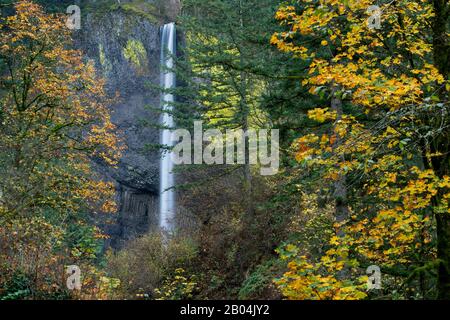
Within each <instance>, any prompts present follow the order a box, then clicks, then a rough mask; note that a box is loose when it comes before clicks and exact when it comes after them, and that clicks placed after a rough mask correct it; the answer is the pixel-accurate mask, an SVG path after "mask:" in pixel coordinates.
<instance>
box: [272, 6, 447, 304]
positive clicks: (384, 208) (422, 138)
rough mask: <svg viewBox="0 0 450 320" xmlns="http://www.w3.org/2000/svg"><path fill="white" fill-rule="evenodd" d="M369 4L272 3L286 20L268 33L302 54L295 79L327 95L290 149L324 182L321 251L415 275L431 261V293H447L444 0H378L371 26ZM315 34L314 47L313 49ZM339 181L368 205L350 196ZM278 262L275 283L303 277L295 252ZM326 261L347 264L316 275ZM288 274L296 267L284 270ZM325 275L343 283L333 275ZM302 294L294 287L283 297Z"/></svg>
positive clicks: (278, 43)
mask: <svg viewBox="0 0 450 320" xmlns="http://www.w3.org/2000/svg"><path fill="white" fill-rule="evenodd" d="M371 5H372V2H371V1H345V2H342V1H335V0H320V1H314V0H306V1H294V2H293V4H292V5H283V6H281V7H280V9H279V11H278V12H277V14H276V18H277V19H278V20H279V21H280V22H281V24H282V25H284V26H285V28H286V31H284V32H281V33H276V34H274V35H273V36H272V39H271V43H272V44H273V45H276V46H277V47H278V49H279V50H281V51H284V52H290V53H292V54H293V55H294V56H295V57H296V58H298V59H302V60H306V61H309V68H308V69H309V70H308V72H309V77H308V78H307V79H305V80H304V81H303V85H304V86H308V87H309V88H310V92H311V93H313V94H319V95H321V96H323V97H326V98H325V99H324V100H327V101H328V103H329V106H326V107H317V108H314V109H311V110H310V111H309V112H308V117H309V118H310V119H312V120H314V121H316V122H317V123H318V124H319V123H329V128H330V129H329V130H328V132H326V133H323V132H322V133H318V132H313V133H310V134H307V135H304V136H302V137H300V138H299V139H298V140H297V141H296V142H295V143H294V145H293V148H294V150H295V152H296V159H297V161H299V162H301V163H303V164H305V165H307V166H308V167H309V168H310V169H311V170H316V171H317V170H319V171H320V172H321V173H322V176H323V177H324V178H325V179H326V181H328V183H329V184H330V186H332V189H333V188H334V190H335V207H336V216H337V218H336V222H337V223H336V224H335V228H336V236H334V237H332V238H331V239H330V245H331V246H332V247H334V249H330V250H328V251H327V252H326V254H325V255H324V256H323V257H322V260H323V259H325V260H330V259H331V260H332V258H333V256H335V255H336V253H337V252H345V254H344V255H343V254H340V255H339V256H340V258H339V259H334V260H332V261H334V262H335V263H342V262H344V261H345V263H346V264H347V265H350V266H352V267H354V266H358V265H360V264H361V263H362V262H366V261H369V262H372V263H378V264H379V265H381V266H384V267H385V269H389V267H392V266H396V267H397V268H398V267H400V269H402V268H401V267H402V266H403V270H408V265H409V264H411V263H415V264H417V265H418V267H417V268H416V269H415V270H412V271H411V270H409V271H408V272H409V273H407V274H408V275H414V276H415V275H417V274H420V273H421V272H423V271H424V270H425V269H427V268H428V269H429V268H436V266H437V265H438V266H439V267H438V269H439V275H438V286H437V287H438V297H439V298H449V296H450V289H449V288H450V287H449V286H450V278H449V274H450V273H449V271H450V269H449V263H450V256H449V253H450V250H449V249H450V248H449V241H448V239H449V237H448V235H449V234H450V224H449V221H450V211H449V198H450V185H449V168H450V164H449V152H448V151H449V137H450V135H449V134H450V129H449V128H450V127H449V120H450V118H449V105H448V91H449V88H450V86H449V82H448V61H447V60H446V61H445V62H444V61H443V59H441V56H442V55H444V56H445V55H446V54H448V52H447V53H445V50H448V40H447V39H448V36H447V34H445V32H446V31H445V23H443V22H445V21H446V19H447V18H448V16H447V14H448V12H449V9H448V4H446V3H444V2H440V1H435V2H434V3H432V2H429V1H414V2H413V1H391V2H386V3H383V4H380V11H379V12H380V13H381V26H380V28H371V27H370V22H371V21H370V19H374V17H373V16H371V13H372V12H368V11H367V9H368V8H369V7H370V6H371ZM375 18H377V17H375ZM368 21H369V23H368ZM439 23H442V24H443V25H444V27H443V26H442V25H438V24H439ZM436 33H438V34H436ZM318 44H320V46H322V47H323V49H322V50H316V48H317V45H318ZM313 45H315V47H313ZM443 51H444V52H443ZM339 189H340V190H341V191H342V192H340V194H339V195H338V196H337V195H336V194H337V192H336V190H337V191H339ZM349 192H353V193H355V194H358V195H359V197H360V199H364V200H365V201H368V202H369V201H370V205H364V204H362V205H361V204H355V205H352V204H351V203H349V200H348V197H347V195H348V193H349ZM342 195H343V196H342ZM339 207H341V208H339ZM434 230H436V235H435V236H434V232H435V231H434ZM348 252H350V253H351V254H350V253H348ZM416 253H419V257H417V256H418V255H417V254H416ZM351 257H353V258H355V257H356V258H357V259H356V263H355V261H354V260H352V259H351ZM429 261H434V262H433V263H429ZM322 263H323V261H322ZM302 266H303V268H306V267H305V266H304V265H302ZM306 266H309V267H310V269H311V270H313V271H312V273H313V274H316V276H318V275H317V273H319V274H320V272H319V270H318V269H319V268H316V269H314V266H313V265H308V264H307V265H306ZM289 268H290V271H289V273H287V274H285V277H284V278H283V279H281V280H280V281H281V283H282V284H283V287H284V288H288V289H292V286H295V285H296V284H297V283H298V282H299V281H303V282H307V281H309V278H308V276H307V275H306V274H305V273H304V272H303V271H298V269H297V268H298V263H294V262H291V264H290V265H289ZM322 270H323V269H322ZM314 271H316V272H314ZM322 272H323V271H322ZM330 273H331V276H332V277H337V279H340V278H345V275H346V274H345V273H344V276H343V274H342V273H340V272H339V268H335V270H334V271H333V270H331V269H329V270H328V272H325V275H322V277H328V276H330V275H329V274H330ZM339 273H340V274H339ZM292 274H294V275H296V277H297V278H296V279H294V280H292V281H288V279H290V277H292ZM347 276H348V274H347ZM333 279H334V278H333ZM407 280H410V277H407ZM332 286H333V285H332ZM334 286H335V287H338V289H339V286H341V288H340V289H341V291H342V290H343V289H345V286H343V285H342V283H340V282H339V281H337V280H334ZM356 287H357V286H356V285H355V286H354V288H356ZM301 288H303V290H310V289H307V288H308V286H306V285H304V286H303V285H302V286H301ZM301 288H300V289H301ZM296 289H299V288H296ZM285 290H286V289H285ZM305 295H306V293H305V292H302V291H301V290H300V292H298V291H296V294H294V295H288V297H290V298H304V297H305ZM359 297H362V296H359ZM328 298H330V296H328Z"/></svg>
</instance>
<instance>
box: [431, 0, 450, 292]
mask: <svg viewBox="0 0 450 320" xmlns="http://www.w3.org/2000/svg"><path fill="white" fill-rule="evenodd" d="M433 6H434V14H435V16H434V21H433V56H434V64H435V66H436V68H437V69H438V70H439V72H440V73H441V74H442V75H443V76H444V78H445V79H446V80H447V79H448V75H449V70H450V45H449V43H448V36H447V25H448V16H449V13H450V6H449V3H448V0H433ZM441 98H442V100H443V101H445V100H446V99H447V98H448V93H447V92H446V91H445V92H444V93H442V94H441ZM443 116H445V117H448V114H444V115H443ZM449 139H450V133H449V130H448V129H446V130H444V132H443V133H442V134H441V135H440V136H439V137H437V138H436V139H435V141H433V142H432V143H431V145H430V148H431V150H430V151H431V153H437V152H439V153H440V154H442V156H437V157H434V158H433V159H432V166H433V170H434V172H435V173H436V175H438V177H440V178H442V177H443V176H444V175H448V174H449V171H450V170H449V168H450V158H449V156H448V154H449V153H448V152H449V144H450V143H449V141H450V140H449ZM441 199H442V194H438V195H436V196H435V197H434V199H433V204H434V205H435V206H437V205H439V203H440V201H441ZM435 216H436V235H437V256H438V260H439V268H438V284H437V289H438V299H445V300H447V299H450V216H449V215H448V214H443V213H436V214H435Z"/></svg>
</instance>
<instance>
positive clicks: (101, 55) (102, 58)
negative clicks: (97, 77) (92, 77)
mask: <svg viewBox="0 0 450 320" xmlns="http://www.w3.org/2000/svg"><path fill="white" fill-rule="evenodd" d="M98 56H99V60H100V64H101V66H102V70H103V73H104V75H105V76H107V75H108V73H109V72H110V71H111V69H112V66H111V63H110V62H109V60H108V58H107V57H106V54H105V49H104V48H103V45H102V44H101V43H99V45H98Z"/></svg>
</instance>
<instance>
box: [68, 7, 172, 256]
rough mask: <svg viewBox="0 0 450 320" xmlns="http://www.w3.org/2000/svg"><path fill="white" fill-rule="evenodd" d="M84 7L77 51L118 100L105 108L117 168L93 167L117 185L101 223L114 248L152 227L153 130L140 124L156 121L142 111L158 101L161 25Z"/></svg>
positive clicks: (156, 177)
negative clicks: (119, 145) (118, 140)
mask: <svg viewBox="0 0 450 320" xmlns="http://www.w3.org/2000/svg"><path fill="white" fill-rule="evenodd" d="M167 1H170V2H173V0H167ZM88 2H89V1H88ZM94 2H95V1H94ZM112 2H114V1H112ZM122 2H124V1H122ZM141 2H142V1H140V5H142V3H141ZM148 2H149V3H152V1H148ZM83 3H84V2H83ZM86 8H87V9H86V10H85V11H87V12H83V7H81V9H82V29H81V30H79V31H77V35H76V39H77V40H76V43H77V46H78V47H79V49H81V50H82V51H83V52H84V53H85V54H86V57H87V58H89V59H92V60H94V61H95V64H96V67H97V70H99V72H101V73H102V74H103V76H104V77H105V78H106V79H107V89H108V92H109V93H110V94H112V95H113V94H115V93H118V94H119V96H120V97H119V98H118V99H116V103H115V104H114V105H112V106H111V110H112V120H113V122H114V123H115V124H116V125H117V128H118V132H119V134H120V135H121V137H122V138H123V140H124V142H125V144H126V147H127V149H126V150H125V151H124V154H123V157H122V159H121V160H120V163H119V166H118V168H117V169H113V168H111V167H108V166H106V165H104V164H101V163H96V164H95V166H96V167H97V170H98V171H99V172H100V173H101V174H102V175H103V176H104V177H105V178H107V179H111V180H113V181H115V183H116V186H117V201H118V204H119V208H120V210H119V212H118V214H117V215H116V217H114V218H113V219H112V222H110V223H109V224H107V223H101V224H103V226H104V228H105V229H106V231H107V232H108V233H109V234H110V236H111V239H110V241H109V243H108V245H111V246H112V247H115V248H120V247H121V245H122V244H123V243H124V242H125V241H126V240H128V239H130V238H133V237H135V236H136V235H140V234H143V233H145V232H147V231H148V230H149V229H150V228H151V227H152V226H157V224H158V190H159V153H158V151H157V150H155V149H153V151H151V150H150V149H149V148H148V146H149V145H155V144H158V142H159V130H158V129H157V128H156V127H151V126H148V125H144V124H143V121H146V122H149V123H154V124H155V123H158V119H159V114H158V113H157V112H153V111H151V109H150V108H148V107H149V106H151V107H158V106H159V101H160V95H159V92H158V91H157V90H155V89H152V88H151V85H150V84H152V85H159V82H160V25H161V23H163V21H161V22H159V23H158V22H157V19H152V18H151V17H149V16H148V15H147V16H146V15H145V14H142V15H141V14H137V13H136V12H134V11H129V10H122V9H121V8H114V7H111V6H109V7H106V8H105V7H103V9H102V8H94V9H92V8H91V7H86ZM111 8H113V9H111Z"/></svg>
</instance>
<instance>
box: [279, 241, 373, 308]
mask: <svg viewBox="0 0 450 320" xmlns="http://www.w3.org/2000/svg"><path fill="white" fill-rule="evenodd" d="M343 252H347V249H345V248H339V247H337V248H336V249H330V250H328V251H327V252H326V254H325V255H324V256H322V257H321V258H320V261H318V262H315V263H312V262H310V261H308V260H307V259H306V257H305V256H302V257H298V256H295V257H291V259H292V260H291V261H290V262H289V263H288V271H287V272H286V273H284V275H283V276H282V277H280V278H279V279H275V280H274V282H275V284H276V285H277V286H278V287H279V288H280V290H281V292H282V293H283V295H284V296H285V297H286V298H288V299H290V300H304V299H313V300H331V299H332V300H354V299H364V298H365V297H366V296H367V294H366V293H365V292H364V291H365V289H366V279H367V277H365V276H359V277H358V276H354V277H352V278H351V280H340V279H338V277H337V276H336V272H338V271H340V270H342V269H343V268H344V267H345V265H346V263H347V262H348V263H349V265H353V266H357V263H356V262H355V261H349V260H347V259H346V257H347V254H346V253H345V254H344V253H343ZM342 257H344V258H342Z"/></svg>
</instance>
